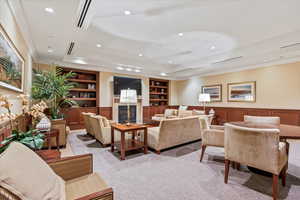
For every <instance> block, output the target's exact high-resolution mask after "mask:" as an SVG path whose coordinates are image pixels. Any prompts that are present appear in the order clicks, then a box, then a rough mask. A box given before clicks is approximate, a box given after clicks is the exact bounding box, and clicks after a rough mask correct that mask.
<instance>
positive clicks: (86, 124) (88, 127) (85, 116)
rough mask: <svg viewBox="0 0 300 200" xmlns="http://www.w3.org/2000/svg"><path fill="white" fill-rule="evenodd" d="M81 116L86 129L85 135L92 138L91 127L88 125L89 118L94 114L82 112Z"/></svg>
mask: <svg viewBox="0 0 300 200" xmlns="http://www.w3.org/2000/svg"><path fill="white" fill-rule="evenodd" d="M81 114H82V116H83V122H84V127H85V129H86V133H87V134H90V135H92V136H94V135H93V131H92V126H91V123H90V116H92V115H95V113H86V112H82V113H81Z"/></svg>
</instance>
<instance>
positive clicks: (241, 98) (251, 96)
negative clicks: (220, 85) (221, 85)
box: [227, 81, 256, 103]
mask: <svg viewBox="0 0 300 200" xmlns="http://www.w3.org/2000/svg"><path fill="white" fill-rule="evenodd" d="M227 100H228V102H250V103H251V102H255V101H256V81H247V82H239V83H228V84H227Z"/></svg>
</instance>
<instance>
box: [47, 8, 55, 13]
mask: <svg viewBox="0 0 300 200" xmlns="http://www.w3.org/2000/svg"><path fill="white" fill-rule="evenodd" d="M45 11H46V12H48V13H54V9H53V8H45Z"/></svg>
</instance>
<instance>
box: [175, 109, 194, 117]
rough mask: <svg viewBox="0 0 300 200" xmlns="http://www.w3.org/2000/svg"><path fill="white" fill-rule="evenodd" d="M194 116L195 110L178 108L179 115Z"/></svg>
mask: <svg viewBox="0 0 300 200" xmlns="http://www.w3.org/2000/svg"><path fill="white" fill-rule="evenodd" d="M191 116H193V111H192V110H178V117H179V118H183V117H191Z"/></svg>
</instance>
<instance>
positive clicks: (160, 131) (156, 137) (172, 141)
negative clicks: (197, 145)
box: [148, 117, 201, 153]
mask: <svg viewBox="0 0 300 200" xmlns="http://www.w3.org/2000/svg"><path fill="white" fill-rule="evenodd" d="M199 139H201V128H200V121H199V117H187V118H182V119H178V118H177V119H164V120H162V121H161V122H160V125H159V127H152V128H148V146H150V147H151V148H153V149H155V150H156V152H157V153H160V151H161V150H163V149H166V148H169V147H174V146H176V145H180V144H184V143H187V142H191V141H195V140H199Z"/></svg>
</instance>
